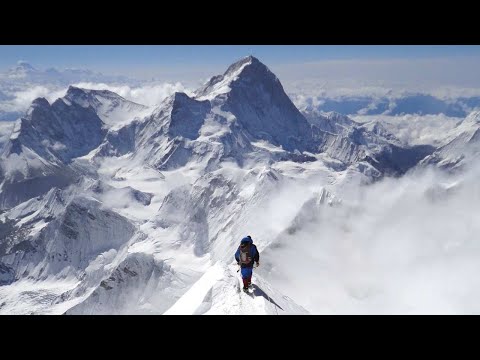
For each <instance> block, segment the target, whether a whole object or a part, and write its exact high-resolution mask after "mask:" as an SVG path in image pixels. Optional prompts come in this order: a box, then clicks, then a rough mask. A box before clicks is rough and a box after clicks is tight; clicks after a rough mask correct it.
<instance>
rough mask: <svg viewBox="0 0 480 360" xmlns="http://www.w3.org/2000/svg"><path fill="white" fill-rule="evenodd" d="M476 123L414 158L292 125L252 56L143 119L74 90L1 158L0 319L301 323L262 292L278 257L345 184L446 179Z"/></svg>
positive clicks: (26, 120) (388, 136)
mask: <svg viewBox="0 0 480 360" xmlns="http://www.w3.org/2000/svg"><path fill="white" fill-rule="evenodd" d="M49 71H50V70H49ZM49 71H46V72H48V74H49V76H50V75H51V73H53V72H52V71H53V70H52V71H50V72H49ZM69 74H70V73H69ZM71 74H72V76H73V75H74V74H75V72H71ZM36 76H40V77H41V76H43V73H40V74H38V71H36V70H35V69H33V68H32V67H30V66H28V64H25V63H21V64H19V65H18V67H17V68H15V69H13V70H12V71H11V72H9V73H8V74H7V77H8V78H9V79H17V78H20V79H24V78H28V77H32V78H35V77H36ZM478 118H479V116H478V113H473V114H471V115H470V116H469V117H467V118H466V119H465V120H463V121H462V122H461V123H460V124H459V125H458V126H457V128H456V129H455V131H454V132H452V134H451V136H450V137H449V139H448V142H447V143H445V144H442V145H441V146H440V147H438V148H435V147H433V146H431V145H416V146H411V145H408V144H406V143H404V142H402V141H400V140H399V139H398V138H396V137H395V135H394V134H392V133H390V132H389V131H388V130H387V129H386V128H385V127H384V126H382V124H381V123H380V122H378V121H371V122H367V123H357V122H355V121H353V120H352V119H350V118H349V117H347V116H345V115H340V114H338V113H333V112H331V113H323V112H320V111H318V110H316V109H310V110H305V109H304V111H302V112H301V111H300V110H299V109H298V108H297V107H296V106H295V105H294V103H293V102H292V101H291V99H290V98H289V97H288V95H287V94H286V93H285V91H284V88H283V86H282V84H281V83H280V81H279V79H278V78H277V77H276V76H275V74H273V73H272V72H271V71H270V70H269V69H268V68H267V66H265V65H264V64H263V63H261V62H260V61H259V60H258V59H256V58H254V57H252V56H248V57H246V58H243V59H241V60H239V61H238V62H236V63H234V64H232V65H231V66H230V67H229V68H228V69H227V70H226V71H225V72H224V73H223V74H222V75H217V76H214V77H212V78H211V79H210V80H209V81H207V82H206V83H205V84H204V85H203V86H202V87H200V88H199V89H197V90H196V91H195V93H194V95H193V96H188V95H187V94H185V93H181V92H176V93H174V94H173V95H172V96H170V97H168V98H166V99H165V100H164V101H163V102H161V103H160V104H158V105H157V106H153V107H148V106H145V105H142V104H137V103H134V102H132V101H129V100H127V99H125V98H123V97H121V96H119V95H118V94H115V93H113V92H111V91H107V90H94V89H82V88H78V87H73V86H70V87H69V88H68V91H67V93H66V95H65V96H64V97H61V98H58V99H57V100H55V101H53V102H52V103H49V102H48V101H47V100H46V99H45V98H38V99H36V100H35V101H33V103H32V104H31V106H30V108H29V109H28V111H27V112H26V113H25V114H24V115H23V116H22V117H21V118H20V119H19V120H17V121H16V123H15V126H14V129H13V132H12V133H11V135H10V136H9V138H8V140H4V145H3V150H2V154H1V156H0V183H1V185H0V186H1V187H0V211H1V212H0V284H1V285H2V286H0V313H48V314H61V313H67V314H94V313H102V314H114V313H115V314H117V313H118V314H123V313H148V314H163V313H165V314H178V313H188V314H203V313H206V314H218V313H228V314H238V313H256V314H257V313H258V314H261V313H266V314H273V313H281V314H292V313H295V314H303V313H308V309H305V308H304V306H302V304H300V305H299V304H297V303H296V302H295V301H294V300H293V299H292V298H291V294H282V293H281V292H280V291H279V290H278V289H277V288H276V287H275V286H273V285H272V284H271V283H270V282H269V273H270V272H271V270H272V268H274V267H275V266H276V263H275V261H274V260H273V259H269V258H268V254H269V253H271V252H272V249H275V248H276V247H279V246H280V247H281V246H284V242H285V239H287V238H288V234H291V233H292V232H295V231H296V230H295V229H298V228H301V227H303V226H305V224H306V223H308V222H309V221H310V220H309V219H310V218H311V217H312V216H313V217H315V216H317V215H315V214H316V213H317V212H319V211H320V212H321V211H322V210H321V209H323V208H330V207H332V206H333V207H335V206H341V194H342V190H343V189H344V188H345V187H346V186H348V184H352V183H359V184H369V183H372V182H376V181H378V180H379V179H381V178H384V177H388V176H396V177H398V176H401V175H403V174H405V173H407V172H408V171H410V170H414V169H417V168H419V167H424V166H426V165H428V164H433V165H435V164H438V165H439V166H441V167H445V166H447V165H448V166H447V167H449V168H454V167H455V166H456V165H457V164H458V163H459V161H463V159H466V158H468V156H470V155H468V154H471V152H473V153H474V154H476V151H477V147H476V143H477V142H476V137H478V136H477V133H478V129H479V126H480V123H479V122H478ZM467 155H468V156H467ZM285 198H288V199H289V200H288V202H285V201H284V199H285ZM246 234H251V235H252V237H253V238H254V241H255V243H256V244H257V246H258V248H259V250H260V252H261V253H263V252H264V253H265V256H266V259H267V261H266V262H265V265H266V266H265V269H263V270H262V269H260V270H259V271H258V272H256V273H255V276H254V283H255V284H256V289H255V291H254V294H253V296H252V297H249V296H248V295H246V294H243V293H241V291H240V285H239V284H240V283H239V281H240V280H239V277H238V273H236V268H235V266H233V265H232V261H233V253H234V252H235V250H236V247H237V246H238V241H239V239H241V238H242V237H243V236H245V235H246ZM273 253H274V251H273ZM289 296H290V297H289Z"/></svg>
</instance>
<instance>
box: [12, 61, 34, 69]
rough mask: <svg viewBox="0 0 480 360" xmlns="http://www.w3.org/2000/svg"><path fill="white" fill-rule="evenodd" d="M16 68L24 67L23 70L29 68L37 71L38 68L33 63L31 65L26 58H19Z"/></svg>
mask: <svg viewBox="0 0 480 360" xmlns="http://www.w3.org/2000/svg"><path fill="white" fill-rule="evenodd" d="M16 69H17V70H19V69H22V70H27V71H36V70H37V69H35V68H34V67H33V66H32V65H30V64H29V63H28V62H26V61H25V60H18V61H17V66H16Z"/></svg>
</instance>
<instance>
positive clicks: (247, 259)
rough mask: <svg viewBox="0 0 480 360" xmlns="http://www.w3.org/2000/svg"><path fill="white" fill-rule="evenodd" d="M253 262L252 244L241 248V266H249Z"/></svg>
mask: <svg viewBox="0 0 480 360" xmlns="http://www.w3.org/2000/svg"><path fill="white" fill-rule="evenodd" d="M251 262H252V256H251V255H250V244H247V245H245V246H244V247H243V248H242V247H241V246H240V264H241V265H248V264H250V263H251Z"/></svg>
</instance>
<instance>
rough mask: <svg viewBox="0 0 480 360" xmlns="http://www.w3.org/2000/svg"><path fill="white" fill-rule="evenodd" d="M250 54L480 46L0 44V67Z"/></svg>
mask: <svg viewBox="0 0 480 360" xmlns="http://www.w3.org/2000/svg"><path fill="white" fill-rule="evenodd" d="M249 54H253V55H254V56H256V57H258V58H260V59H261V60H262V61H263V62H265V63H267V64H269V65H284V64H291V63H294V64H298V63H305V62H316V61H324V60H334V59H387V58H395V59H398V58H402V59H418V58H445V57H457V56H479V57H480V46H424V45H414V46H404V45H387V46H380V45H375V46H371V45H353V46H347V45H341V46H339V45H335V46H333V45H330V46H328V45H321V46H320V45H318V46H317V45H314V46H304V45H292V46H287V45H285V46H277V45H275V46H274V45H264V46H260V45H228V46H227V45H194V46H186V45H157V46H143V45H142V46H137V45H132V46H104V45H95V46H91V45H86V46H78V45H74V46H60V45H57V46H55V45H33V46H9V45H2V46H0V69H1V70H5V69H7V68H9V67H11V66H12V65H13V64H15V63H16V62H17V61H18V60H25V61H27V62H29V63H31V64H32V65H34V66H36V67H39V68H48V67H59V68H63V67H80V68H89V69H92V70H97V71H102V72H114V73H125V72H131V71H137V70H140V69H141V68H144V69H147V70H156V69H158V70H161V69H168V68H173V69H178V68H182V67H185V68H187V67H189V66H195V67H201V66H217V65H221V66H225V65H226V64H230V63H232V62H233V61H235V60H236V59H238V58H241V57H243V56H245V55H249Z"/></svg>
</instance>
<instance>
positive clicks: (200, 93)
mask: <svg viewBox="0 0 480 360" xmlns="http://www.w3.org/2000/svg"><path fill="white" fill-rule="evenodd" d="M265 76H267V77H271V78H274V79H276V77H275V75H274V74H273V73H272V72H271V71H270V70H269V69H268V67H267V66H266V65H265V64H263V63H262V62H261V61H260V60H258V59H257V58H256V57H254V56H252V55H249V56H246V57H244V58H242V59H240V60H238V61H236V62H235V63H233V64H232V65H230V66H229V67H228V69H227V70H226V71H225V72H224V73H223V75H216V76H213V77H211V78H210V80H208V81H207V83H206V84H205V85H203V86H202V87H201V88H200V89H198V90H197V91H196V92H195V95H196V98H197V100H212V99H213V98H215V97H216V96H218V95H221V94H226V93H228V92H230V90H231V86H230V85H231V84H232V83H233V82H235V81H237V80H242V79H249V80H261V79H263V78H265Z"/></svg>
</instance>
